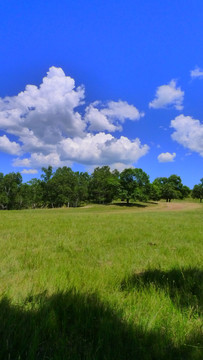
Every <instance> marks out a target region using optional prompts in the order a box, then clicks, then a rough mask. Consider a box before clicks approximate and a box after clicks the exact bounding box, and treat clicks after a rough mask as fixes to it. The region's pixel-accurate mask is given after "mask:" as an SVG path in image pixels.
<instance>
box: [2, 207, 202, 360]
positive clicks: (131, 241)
mask: <svg viewBox="0 0 203 360" xmlns="http://www.w3.org/2000/svg"><path fill="white" fill-rule="evenodd" d="M149 207H150V211H148V208H144V207H143V208H142V207H140V208H139V207H131V208H126V207H120V206H116V205H115V206H92V207H87V208H83V209H54V210H45V209H44V210H27V211H9V212H6V211H4V212H1V213H0V220H1V223H0V255H1V256H0V292H1V301H0V339H1V340H0V342H1V345H0V358H1V359H3V360H6V359H12V360H13V359H16V360H17V359H22V360H24V359H29V360H31V359H33V360H34V359H60V360H63V359H71V360H72V359H73V360H74V359H76V360H79V359H81V360H82V359H85V360H93V359H105V360H106V359H108V360H111V359H118V360H119V359H122V360H123V359H129V360H131V359H144V360H145V359H146V360H148V359H149V360H152V359H169V360H170V359H184V360H185V359H188V360H189V359H194V360H200V359H202V358H203V341H202V335H203V334H202V305H203V267H202V260H203V245H202V240H203V225H202V223H203V206H202V208H200V209H195V210H192V211H174V212H173V211H168V212H167V211H163V212H159V211H157V208H156V205H153V204H151V205H149ZM153 209H154V211H153Z"/></svg>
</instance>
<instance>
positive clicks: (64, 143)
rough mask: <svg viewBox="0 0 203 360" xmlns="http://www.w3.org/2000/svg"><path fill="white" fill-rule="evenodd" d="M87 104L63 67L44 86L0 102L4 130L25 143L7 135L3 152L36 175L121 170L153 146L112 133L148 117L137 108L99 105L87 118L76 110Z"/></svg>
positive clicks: (94, 105)
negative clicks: (75, 168)
mask: <svg viewBox="0 0 203 360" xmlns="http://www.w3.org/2000/svg"><path fill="white" fill-rule="evenodd" d="M83 104H84V87H83V86H79V87H77V88H76V87H75V81H74V79H72V78H71V77H69V76H66V75H65V73H64V72H63V70H62V69H61V68H56V67H54V66H53V67H51V68H50V69H49V71H48V72H47V76H46V77H44V78H43V80H42V83H41V85H40V86H39V87H37V86H35V85H27V86H26V88H25V91H23V92H20V93H19V94H18V95H17V96H13V97H6V98H4V99H1V98H0V129H1V130H3V131H4V132H5V133H7V134H13V135H15V136H16V137H17V138H18V141H19V143H20V144H21V145H19V143H16V142H11V141H10V140H9V139H8V137H7V136H6V135H4V136H2V137H0V150H2V151H5V152H9V153H11V154H13V155H16V156H18V157H17V158H15V159H14V160H13V165H14V166H19V167H25V168H30V169H29V170H26V169H23V170H22V173H24V174H25V173H35V172H33V171H35V170H33V168H40V167H42V166H48V165H52V166H53V167H59V166H64V165H67V166H71V164H72V163H73V162H77V163H82V164H86V165H87V166H92V165H102V164H108V165H112V164H119V166H120V167H122V166H123V165H124V164H132V163H135V162H136V161H137V160H138V159H139V158H140V157H141V156H144V155H145V154H146V153H147V151H148V149H149V148H148V146H147V145H141V143H140V140H139V139H135V140H133V141H130V140H129V139H128V138H126V137H123V136H121V137H120V138H119V139H117V138H115V137H113V136H112V135H111V134H110V133H111V132H114V131H116V130H121V129H122V126H121V124H123V123H124V121H125V120H126V119H129V120H131V121H134V120H138V119H139V118H140V117H141V116H143V115H144V114H143V113H140V112H139V111H138V110H137V108H136V107H135V106H134V105H129V104H128V103H127V102H125V101H121V100H119V101H117V102H116V101H109V102H107V103H106V104H105V105H103V104H102V103H101V102H99V101H97V102H94V103H92V104H90V105H89V106H87V107H86V109H85V111H84V116H82V115H81V113H79V112H78V111H77V108H78V107H79V106H80V105H83ZM91 131H94V132H96V134H91ZM101 131H106V132H109V133H108V134H107V133H102V132H101ZM98 132H99V133H98ZM21 155H22V157H20V156H21Z"/></svg>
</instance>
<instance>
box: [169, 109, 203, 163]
mask: <svg viewBox="0 0 203 360" xmlns="http://www.w3.org/2000/svg"><path fill="white" fill-rule="evenodd" d="M171 127H172V128H174V129H175V131H174V133H173V134H172V135H171V137H172V139H173V140H175V141H177V142H178V143H179V144H181V145H183V146H184V147H185V148H187V149H189V150H191V151H195V152H197V153H199V154H200V155H201V156H203V124H202V123H201V122H200V121H199V120H195V119H193V118H192V117H191V116H184V115H183V114H182V115H179V116H177V117H176V118H175V119H174V120H172V121H171Z"/></svg>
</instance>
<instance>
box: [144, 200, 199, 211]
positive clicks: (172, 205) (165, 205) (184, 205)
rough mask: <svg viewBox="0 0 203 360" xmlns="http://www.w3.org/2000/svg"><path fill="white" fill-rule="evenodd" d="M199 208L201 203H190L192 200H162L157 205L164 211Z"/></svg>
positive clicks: (158, 208)
mask: <svg viewBox="0 0 203 360" xmlns="http://www.w3.org/2000/svg"><path fill="white" fill-rule="evenodd" d="M198 208H201V205H200V204H197V203H190V202H182V203H174V202H168V203H167V202H165V203H163V202H160V203H159V204H158V206H157V210H163V211H164V210H165V211H179V210H193V209H198ZM150 210H152V208H150Z"/></svg>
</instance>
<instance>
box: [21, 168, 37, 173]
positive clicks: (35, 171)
mask: <svg viewBox="0 0 203 360" xmlns="http://www.w3.org/2000/svg"><path fill="white" fill-rule="evenodd" d="M37 173H38V171H37V170H36V169H23V170H22V171H21V174H37Z"/></svg>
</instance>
